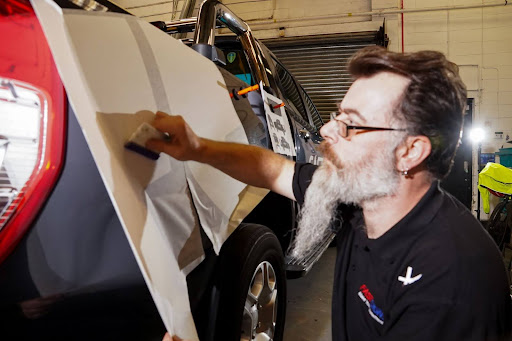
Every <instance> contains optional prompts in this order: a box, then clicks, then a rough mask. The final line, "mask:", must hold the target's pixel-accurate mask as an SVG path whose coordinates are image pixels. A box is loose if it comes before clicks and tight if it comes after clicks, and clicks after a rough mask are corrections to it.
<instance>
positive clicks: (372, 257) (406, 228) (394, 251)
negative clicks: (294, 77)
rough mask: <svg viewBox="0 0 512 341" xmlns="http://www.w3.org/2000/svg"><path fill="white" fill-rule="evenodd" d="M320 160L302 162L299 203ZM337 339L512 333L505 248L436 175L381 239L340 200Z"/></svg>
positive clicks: (480, 337) (484, 336)
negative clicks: (372, 236)
mask: <svg viewBox="0 0 512 341" xmlns="http://www.w3.org/2000/svg"><path fill="white" fill-rule="evenodd" d="M315 170H316V166H313V165H310V164H297V165H296V166H295V175H294V179H293V191H294V194H295V198H296V199H297V201H298V202H299V203H302V202H303V201H304V193H305V191H306V189H307V187H308V186H309V183H310V182H311V178H312V175H313V173H314V171H315ZM338 210H339V216H340V218H341V219H339V221H340V224H341V229H340V231H339V232H338V235H337V240H338V254H337V259H336V269H335V277H334V288H333V298H332V327H333V328H332V331H333V340H335V341H338V340H357V341H363V340H392V341H397V340H435V341H440V340H450V341H453V340H510V339H512V337H511V334H512V332H511V329H512V305H511V299H510V292H509V285H508V279H507V275H506V271H505V267H504V264H503V260H502V258H501V255H500V253H499V251H498V249H497V247H496V245H495V244H494V242H493V241H492V239H491V238H490V236H489V235H488V234H487V232H486V231H485V230H484V229H483V228H482V226H481V225H480V223H479V222H478V221H477V220H476V219H475V218H474V217H473V216H472V215H471V213H470V212H469V211H468V209H467V208H465V207H464V206H463V205H462V204H461V203H460V202H459V201H458V200H457V199H455V198H454V197H452V196H451V195H450V194H448V193H446V192H445V191H443V190H442V189H441V188H440V187H439V182H438V181H435V182H434V183H433V184H432V186H431V187H430V189H429V190H428V192H427V193H426V194H425V196H424V197H423V198H422V199H421V200H420V202H419V203H418V204H417V205H416V206H415V207H414V208H413V209H412V210H411V211H410V212H409V213H408V214H407V215H406V216H405V217H404V218H403V219H402V220H401V221H399V222H398V223H397V224H396V225H395V226H393V227H392V228H391V229H390V230H389V231H387V232H386V233H385V234H384V235H382V236H381V237H379V238H377V239H369V238H368V237H367V235H366V232H365V230H364V219H363V216H362V211H361V209H360V208H357V207H353V206H346V205H340V207H339V209H338Z"/></svg>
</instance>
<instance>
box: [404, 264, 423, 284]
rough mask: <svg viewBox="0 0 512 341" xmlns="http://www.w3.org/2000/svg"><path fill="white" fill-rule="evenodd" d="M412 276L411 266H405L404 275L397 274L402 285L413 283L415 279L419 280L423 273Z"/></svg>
mask: <svg viewBox="0 0 512 341" xmlns="http://www.w3.org/2000/svg"><path fill="white" fill-rule="evenodd" d="M411 276H412V267H410V266H408V267H407V273H406V274H405V277H402V276H398V280H399V281H400V282H402V283H403V284H404V285H409V284H413V283H414V282H416V281H419V280H420V278H421V277H422V276H423V274H419V275H416V276H414V277H411Z"/></svg>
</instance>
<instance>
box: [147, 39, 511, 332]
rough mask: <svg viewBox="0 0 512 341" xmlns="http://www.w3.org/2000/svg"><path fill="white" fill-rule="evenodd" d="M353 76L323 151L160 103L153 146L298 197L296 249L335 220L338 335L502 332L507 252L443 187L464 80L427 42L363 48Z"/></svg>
mask: <svg viewBox="0 0 512 341" xmlns="http://www.w3.org/2000/svg"><path fill="white" fill-rule="evenodd" d="M349 71H350V73H351V74H352V75H353V77H354V79H355V81H354V83H353V84H352V86H351V87H350V89H349V91H348V92H347V94H346V96H345V98H344V99H343V101H342V102H341V103H340V105H339V112H338V113H337V114H334V115H332V116H333V117H332V119H331V121H330V122H329V123H327V124H326V125H324V126H323V127H322V129H321V131H320V133H321V135H322V137H323V138H324V142H323V143H322V147H321V149H322V151H323V154H324V162H323V164H322V166H320V167H316V166H314V165H310V164H295V163H294V162H292V161H290V160H288V159H285V158H283V157H281V156H279V155H277V154H274V153H272V152H271V151H269V150H266V149H262V148H258V147H254V146H246V145H238V144H232V143H224V142H217V141H211V140H206V139H202V138H199V137H197V136H196V135H195V134H194V133H193V132H192V131H191V129H190V128H189V127H188V126H187V125H186V123H185V122H184V121H183V119H182V118H181V117H179V116H168V115H166V114H163V113H157V116H156V119H155V121H154V126H155V127H156V128H157V129H159V130H161V131H163V132H168V133H170V134H172V136H173V138H172V141H170V142H169V141H167V142H164V141H156V140H152V141H149V142H148V145H147V147H148V148H151V149H153V150H157V151H162V152H165V153H167V154H169V155H171V156H172V157H175V158H176V159H179V160H195V161H199V162H204V163H208V164H210V165H212V166H214V167H216V168H218V169H220V170H221V171H223V172H225V173H226V174H228V175H230V176H232V177H234V178H236V179H238V180H240V181H242V182H245V183H247V184H250V185H253V186H258V187H264V188H268V189H271V190H273V191H275V192H277V193H279V194H282V195H284V196H286V197H288V198H291V199H294V200H297V201H298V202H299V203H300V204H302V209H301V213H300V222H299V232H298V235H297V238H296V241H295V245H294V249H293V256H294V257H297V258H301V257H302V256H303V255H304V254H305V253H306V252H307V251H308V250H309V249H310V248H311V247H312V246H313V245H314V244H315V243H317V242H318V241H319V240H321V239H322V238H323V236H324V234H325V233H326V231H327V230H328V229H329V226H331V225H334V226H337V227H339V232H338V234H337V243H338V255H337V260H336V269H335V279H334V289H333V299H332V326H333V340H508V339H510V338H511V333H512V332H511V329H512V308H511V299H510V296H509V284H508V278H507V275H506V271H505V268H504V265H503V261H502V260H501V256H500V254H499V252H498V250H497V247H496V246H495V245H494V243H493V241H492V239H491V238H490V237H489V235H488V234H487V233H486V232H485V231H484V229H483V228H482V226H481V225H480V223H479V222H478V221H477V220H476V219H475V218H474V217H473V216H472V215H471V213H470V212H469V211H468V209H467V208H465V207H464V206H463V205H462V204H461V203H460V202H459V201H457V199H455V198H454V197H452V196H451V195H449V194H448V193H446V192H444V191H443V190H442V189H441V188H440V187H439V180H441V179H443V178H444V177H445V176H446V175H447V174H448V173H449V171H450V168H451V165H452V163H453V158H454V155H455V152H456V149H457V146H458V144H459V141H460V136H461V129H462V123H463V112H464V110H465V106H466V90H465V87H464V84H463V83H462V81H461V79H460V77H459V75H458V70H457V67H456V66H455V64H453V63H451V62H449V61H448V60H446V58H445V57H444V55H443V54H441V53H439V52H432V51H422V52H416V53H406V54H398V53H393V52H389V51H386V50H385V49H383V48H378V47H373V48H366V49H363V50H361V51H360V52H358V53H357V54H356V55H355V56H354V57H353V58H352V59H351V61H350V63H349Z"/></svg>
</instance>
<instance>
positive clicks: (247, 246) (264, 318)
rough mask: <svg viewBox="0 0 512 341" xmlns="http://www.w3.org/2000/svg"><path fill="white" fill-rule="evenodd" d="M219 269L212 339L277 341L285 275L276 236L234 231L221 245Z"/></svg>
mask: <svg viewBox="0 0 512 341" xmlns="http://www.w3.org/2000/svg"><path fill="white" fill-rule="evenodd" d="M218 266H219V267H218V270H217V277H216V287H217V289H218V310H217V314H216V315H217V317H216V323H215V328H214V335H215V337H214V340H222V341H231V340H233V341H235V340H236V341H239V340H258V341H259V340H275V341H280V340H282V338H283V332H284V322H285V315H286V272H285V266H284V257H283V252H282V250H281V246H280V243H279V241H278V239H277V237H276V236H275V234H274V233H273V232H272V231H271V230H270V229H268V228H267V227H265V226H262V225H256V224H245V225H242V226H240V227H238V229H237V230H236V231H235V232H234V233H233V234H232V235H231V236H230V237H229V238H228V240H227V241H226V242H225V243H224V245H223V247H222V250H221V252H220V255H219V263H218ZM265 278H267V279H268V280H265Z"/></svg>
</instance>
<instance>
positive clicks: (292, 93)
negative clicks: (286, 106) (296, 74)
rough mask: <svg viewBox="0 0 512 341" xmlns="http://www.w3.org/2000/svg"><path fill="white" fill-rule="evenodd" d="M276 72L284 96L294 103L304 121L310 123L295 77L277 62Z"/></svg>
mask: <svg viewBox="0 0 512 341" xmlns="http://www.w3.org/2000/svg"><path fill="white" fill-rule="evenodd" d="M276 71H277V77H278V78H279V80H280V83H281V87H282V90H283V91H284V95H285V96H286V98H287V99H288V100H289V101H291V102H292V104H293V105H294V107H295V108H296V109H297V110H298V112H299V114H300V115H301V117H302V119H304V120H305V121H306V122H309V119H308V115H307V111H306V107H305V106H304V102H303V101H302V98H301V95H300V92H299V89H298V88H297V85H296V84H295V82H294V80H293V77H292V76H291V75H290V73H289V72H288V71H287V70H286V69H285V68H284V67H283V66H282V65H281V64H280V63H279V62H276Z"/></svg>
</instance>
